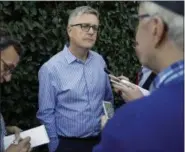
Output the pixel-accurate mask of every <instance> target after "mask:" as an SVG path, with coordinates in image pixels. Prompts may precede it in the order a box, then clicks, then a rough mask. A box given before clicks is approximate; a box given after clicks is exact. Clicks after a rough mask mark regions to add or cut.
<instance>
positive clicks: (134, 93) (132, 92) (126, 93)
mask: <svg viewBox="0 0 185 152" xmlns="http://www.w3.org/2000/svg"><path fill="white" fill-rule="evenodd" d="M111 82H112V86H113V88H114V90H115V91H116V92H117V93H119V95H121V97H122V98H123V99H124V100H125V101H126V102H128V101H131V100H135V99H138V98H141V97H143V96H144V95H143V93H142V92H141V91H140V89H139V88H138V87H137V86H136V85H134V84H132V83H124V82H122V81H119V82H116V81H114V80H112V79H111Z"/></svg>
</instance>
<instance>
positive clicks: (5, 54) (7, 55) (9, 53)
mask: <svg viewBox="0 0 185 152" xmlns="http://www.w3.org/2000/svg"><path fill="white" fill-rule="evenodd" d="M1 58H3V59H4V60H7V61H11V62H15V63H16V62H18V61H19V58H20V57H19V55H18V53H17V52H16V50H15V48H14V47H13V46H9V47H7V48H5V49H4V50H3V51H1Z"/></svg>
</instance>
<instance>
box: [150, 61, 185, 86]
mask: <svg viewBox="0 0 185 152" xmlns="http://www.w3.org/2000/svg"><path fill="white" fill-rule="evenodd" d="M179 77H184V60H181V61H178V62H176V63H174V64H172V65H171V66H169V67H168V68H166V69H165V70H163V71H162V72H160V73H159V74H158V75H157V77H156V78H155V80H154V82H153V87H154V88H155V89H157V88H160V87H161V86H163V85H166V84H168V83H169V82H171V81H173V80H175V79H178V78H179Z"/></svg>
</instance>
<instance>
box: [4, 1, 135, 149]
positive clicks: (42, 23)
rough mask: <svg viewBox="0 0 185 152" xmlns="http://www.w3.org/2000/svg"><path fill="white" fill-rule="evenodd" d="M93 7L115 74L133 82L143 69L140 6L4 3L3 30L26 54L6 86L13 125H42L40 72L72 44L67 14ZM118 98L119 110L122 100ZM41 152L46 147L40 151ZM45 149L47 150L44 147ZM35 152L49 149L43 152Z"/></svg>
mask: <svg viewBox="0 0 185 152" xmlns="http://www.w3.org/2000/svg"><path fill="white" fill-rule="evenodd" d="M81 5H90V6H92V7H94V8H95V9H97V10H99V12H100V15H101V16H100V22H101V26H100V32H99V38H98V40H97V43H96V46H95V47H94V49H95V50H97V52H98V53H100V54H101V55H103V56H104V58H105V59H106V62H107V64H108V67H109V69H110V70H111V71H112V72H113V73H114V74H115V75H121V74H122V73H123V74H124V75H125V76H128V77H129V78H130V79H131V80H133V81H134V79H135V74H136V71H137V70H138V68H139V63H138V60H137V58H136V56H135V52H134V45H133V44H134V43H133V42H134V35H135V25H136V22H135V21H136V20H135V19H134V18H133V17H132V15H133V14H135V13H136V11H137V6H138V4H137V3H136V2H104V1H100V2H90V1H87V2H86V1H84V2H79V1H75V2H67V1H66V2H62V1H61V2H56V1H55V2H54V1H53V2H52V1H50V2H36V1H33V2H23V1H17V2H8V1H4V2H3V1H1V2H0V10H1V14H0V26H1V27H5V28H6V29H7V30H8V31H9V32H10V34H11V35H12V36H13V37H15V38H16V39H18V40H19V41H20V42H21V43H22V45H23V46H24V50H25V54H24V58H22V61H21V63H20V64H19V66H18V67H17V69H16V71H15V73H14V75H13V79H12V81H11V83H8V84H6V85H3V86H2V96H1V101H3V102H2V107H3V108H1V111H2V113H3V115H4V118H5V121H6V123H7V124H9V125H17V126H20V127H21V128H23V129H28V128H32V127H35V126H38V125H39V122H38V121H37V119H36V111H37V109H38V107H37V106H38V105H37V103H38V97H37V96H38V78H37V76H38V70H39V68H40V66H41V65H42V64H43V63H44V62H46V61H47V60H48V59H49V58H50V57H51V56H53V55H54V54H56V53H57V52H59V51H60V50H62V48H63V46H64V44H65V42H66V41H67V35H66V25H67V20H68V13H69V12H70V10H72V9H74V8H75V7H77V6H81ZM118 100H119V98H118V97H117V96H116V107H118V106H119V105H120V104H121V102H118ZM41 149H42V147H41ZM44 149H45V148H44ZM44 149H42V150H38V149H37V150H36V151H47V150H46V149H45V150H44Z"/></svg>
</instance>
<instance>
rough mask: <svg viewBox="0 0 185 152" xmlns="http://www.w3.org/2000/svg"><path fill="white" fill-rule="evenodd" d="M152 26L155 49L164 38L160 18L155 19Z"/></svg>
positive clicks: (163, 28)
mask: <svg viewBox="0 0 185 152" xmlns="http://www.w3.org/2000/svg"><path fill="white" fill-rule="evenodd" d="M153 22H154V26H153V33H152V34H153V36H154V42H155V45H156V47H157V46H159V45H160V44H161V43H162V41H163V40H164V36H165V32H166V31H165V25H164V22H163V20H162V19H161V18H159V17H155V18H154V20H153Z"/></svg>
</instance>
